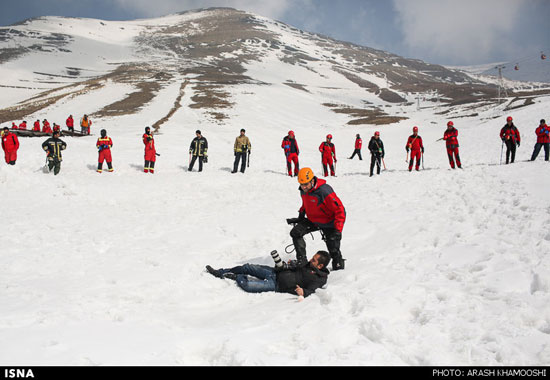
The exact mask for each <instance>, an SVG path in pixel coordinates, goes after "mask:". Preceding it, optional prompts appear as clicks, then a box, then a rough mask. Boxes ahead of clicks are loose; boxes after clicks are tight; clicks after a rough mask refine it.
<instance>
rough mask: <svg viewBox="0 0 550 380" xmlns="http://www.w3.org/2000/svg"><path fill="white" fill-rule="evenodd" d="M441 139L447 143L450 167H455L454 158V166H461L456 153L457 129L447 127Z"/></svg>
mask: <svg viewBox="0 0 550 380" xmlns="http://www.w3.org/2000/svg"><path fill="white" fill-rule="evenodd" d="M443 140H445V143H446V145H447V155H448V156H449V164H450V165H451V168H453V169H454V168H455V160H456V166H458V167H459V168H460V167H462V164H461V163H460V156H459V154H458V130H457V129H456V128H455V127H451V128H448V129H447V130H446V131H445V133H444V134H443Z"/></svg>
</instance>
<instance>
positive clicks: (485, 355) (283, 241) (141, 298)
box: [0, 57, 550, 365]
mask: <svg viewBox="0 0 550 380" xmlns="http://www.w3.org/2000/svg"><path fill="white" fill-rule="evenodd" d="M270 62H272V61H270V60H269V57H266V58H265V61H264V62H260V63H258V64H254V66H250V67H247V69H248V72H247V75H250V76H251V77H253V78H255V79H259V80H261V81H263V82H265V83H269V84H270V85H264V86H254V85H238V86H234V87H232V88H231V96H232V101H233V102H234V104H235V106H234V108H233V109H231V110H224V112H225V113H227V115H228V116H229V119H227V120H226V121H225V124H224V125H220V124H218V123H213V122H211V121H209V119H208V118H206V117H205V116H204V114H203V113H202V112H201V111H200V110H197V109H192V108H189V107H187V105H188V104H190V103H191V102H192V101H191V97H192V96H193V95H194V94H193V90H192V86H187V88H186V89H185V96H184V97H183V99H182V104H183V107H182V108H180V109H179V110H178V111H177V112H176V113H175V114H174V115H173V116H172V117H171V118H170V119H169V120H168V122H166V123H165V124H163V125H162V127H161V128H160V131H159V132H160V133H159V134H158V135H157V136H156V139H155V140H156V146H157V151H158V153H160V154H161V156H160V157H159V158H158V161H157V164H156V173H155V174H154V175H151V174H146V173H143V144H142V142H141V135H142V133H143V129H144V127H145V126H146V125H150V124H151V123H152V122H154V121H156V120H158V119H159V118H160V117H162V116H164V115H166V114H167V113H168V111H169V110H170V108H171V107H172V105H173V101H174V99H175V98H176V97H177V95H178V93H179V83H178V82H177V81H176V80H175V81H174V84H173V85H172V86H167V87H165V88H163V89H162V92H161V93H160V94H158V96H157V97H156V98H155V100H154V102H152V103H151V104H149V105H147V106H146V107H145V108H144V109H142V110H141V112H140V113H139V114H136V115H131V116H123V117H118V118H113V119H108V118H106V119H96V120H94V124H93V126H92V133H93V134H94V136H90V137H82V138H71V137H64V138H63V139H64V140H65V141H66V142H67V145H68V148H67V150H66V151H65V152H64V156H63V157H64V160H63V163H62V168H61V173H60V174H59V175H58V176H54V175H53V174H44V173H43V172H42V167H43V165H44V161H45V155H44V153H43V151H42V149H41V148H40V145H41V143H42V141H43V140H44V139H42V138H20V142H21V148H20V150H19V159H18V161H17V165H16V166H14V167H10V166H8V165H5V164H3V163H2V164H1V165H0V197H1V199H2V208H1V218H0V231H2V234H1V249H0V268H1V269H0V271H1V272H0V342H2V344H0V362H1V363H2V364H3V365H319V364H321V365H323V364H326V365H548V363H550V308H549V307H548V305H549V304H550V280H549V279H550V258H549V252H550V192H549V191H548V188H549V186H550V172H549V169H550V166H549V163H548V162H544V160H543V153H541V155H539V158H538V160H537V161H536V162H527V161H526V160H528V159H529V158H530V155H531V152H532V149H533V145H534V143H535V134H534V130H535V128H536V127H537V125H538V123H539V119H541V118H546V119H547V120H549V119H550V116H549V115H548V114H547V112H548V107H549V105H550V97H546V98H544V97H539V98H537V99H536V100H535V102H536V103H535V104H534V105H530V106H528V107H523V108H520V109H518V110H516V111H514V112H513V113H511V115H512V116H513V117H514V121H515V124H516V125H517V126H518V128H519V130H520V132H521V133H522V144H521V146H520V148H519V149H518V153H517V158H516V163H514V164H513V165H500V158H501V142H500V139H499V137H498V134H499V131H500V128H501V127H502V126H503V124H504V123H505V117H506V116H508V114H505V113H503V112H502V110H500V109H486V110H481V111H480V113H479V115H478V116H476V117H475V118H457V119H453V121H454V123H455V126H456V127H457V128H458V130H459V142H460V149H461V150H460V152H461V158H462V162H463V166H464V169H463V170H451V169H450V167H449V164H448V161H447V156H446V151H445V147H444V142H442V141H438V142H436V140H437V139H438V138H440V137H442V136H443V132H444V129H445V124H446V122H447V119H444V118H443V117H442V116H438V115H435V113H434V111H440V110H435V109H433V108H422V109H421V110H417V109H416V105H415V104H414V105H411V106H408V107H405V106H392V107H390V108H385V111H386V112H388V113H390V114H396V113H397V112H400V115H405V116H407V117H409V119H408V120H405V121H402V122H400V123H398V124H394V125H387V126H378V127H376V126H349V125H346V122H347V120H348V119H347V118H346V117H345V116H344V115H342V114H336V113H333V112H332V111H331V110H330V109H329V108H327V107H325V106H322V105H321V104H322V103H326V102H336V103H338V102H341V103H344V104H361V100H369V101H373V102H375V101H376V99H375V98H374V97H372V98H369V96H370V95H369V94H368V93H365V91H363V90H361V89H360V88H359V87H354V86H350V82H349V81H344V80H343V79H342V81H341V82H339V81H338V78H337V77H334V76H328V73H323V72H322V71H321V70H322V68H321V67H318V68H317V69H318V70H319V72H320V74H327V76H326V82H325V83H323V81H322V80H320V79H319V78H320V77H322V76H314V75H311V73H310V72H308V71H307V70H305V69H298V68H296V67H293V66H290V65H286V66H285V65H282V64H280V63H279V64H278V66H271V65H272V63H270ZM281 65H282V66H281ZM281 70H284V71H281ZM180 79H182V80H183V79H184V78H180ZM287 80H295V81H296V82H297V83H300V84H303V85H304V86H306V87H307V89H308V90H309V91H310V92H305V91H302V90H299V89H293V88H290V87H288V86H286V85H285V84H284V82H286V81H287ZM344 83H345V84H344ZM323 86H324V87H331V88H332V93H331V94H330V95H329V92H327V91H324V92H320V91H319V92H318V91H317V89H318V88H320V87H323ZM127 92H130V89H128V88H126V87H124V86H122V85H109V84H107V85H106V86H105V87H104V88H102V89H101V90H98V91H97V92H90V93H88V94H85V95H82V96H81V97H78V98H68V97H67V98H63V99H62V100H61V101H60V102H58V103H57V104H55V105H53V106H51V107H49V108H47V109H45V110H43V111H41V112H40V113H39V114H36V115H31V116H30V117H28V118H27V119H28V121H29V120H30V121H31V123H32V121H34V120H35V119H40V120H42V119H43V118H45V117H47V118H48V119H49V120H50V121H55V122H57V123H58V124H61V125H64V119H65V118H66V117H67V115H68V114H70V113H72V114H73V115H74V116H75V119H79V118H80V116H81V115H82V114H83V113H91V112H93V111H95V110H98V109H101V107H103V106H104V105H105V104H108V103H112V101H114V100H117V99H120V98H121V97H122V96H123V95H124V94H125V93H127ZM14 97H17V98H19V97H21V94H20V93H19V92H15V90H14ZM2 99H4V100H3V101H2V103H10V102H9V97H8V96H6V95H5V94H4V95H3V98H2ZM108 100H109V101H108ZM414 125H417V126H419V128H420V135H421V136H422V137H423V139H424V145H425V148H426V153H425V160H424V170H421V171H420V172H412V173H409V172H408V170H407V169H406V163H405V158H406V152H405V149H404V148H405V142H406V140H407V137H408V136H409V135H410V134H411V129H412V127H413V126H414ZM102 128H105V129H106V130H107V131H108V134H109V135H110V136H111V137H112V139H113V141H114V147H113V150H112V152H113V158H114V168H115V171H114V172H113V173H107V172H104V173H102V174H98V173H96V171H95V169H96V165H97V151H96V148H95V142H96V138H97V136H98V134H99V130H100V129H102ZM241 128H245V129H246V130H247V135H248V136H249V137H250V139H251V142H252V155H251V163H250V167H249V168H248V169H247V171H246V173H245V174H244V175H243V174H240V173H237V174H231V173H230V171H231V168H232V164H233V158H234V157H233V142H234V139H235V137H236V136H237V135H238V134H239V130H240V129H241ZM196 129H201V130H202V132H203V135H204V136H205V137H206V138H207V139H208V142H209V162H208V163H207V164H206V165H205V170H204V171H203V172H202V173H198V172H196V168H195V171H193V172H191V173H190V172H188V171H187V166H188V159H189V157H188V147H189V144H190V142H191V140H192V138H193V137H194V132H195V130H196ZM288 130H294V131H295V133H296V136H297V140H298V142H299V145H300V148H301V155H300V164H301V166H302V167H305V166H310V167H312V168H313V170H314V171H315V172H316V173H317V174H319V172H320V166H321V165H320V154H319V152H318V146H319V144H320V143H321V142H322V141H324V139H325V136H326V134H327V133H331V134H332V135H333V136H334V139H333V142H334V143H335V145H336V149H337V156H338V159H339V160H338V163H337V175H338V176H337V177H336V178H328V182H329V184H330V185H331V186H332V187H333V188H334V190H335V191H336V193H337V194H338V195H339V197H340V198H341V200H342V202H343V203H344V205H345V207H346V211H347V221H346V224H345V227H344V233H343V242H342V252H343V255H344V257H345V258H346V259H347V262H346V269H345V270H344V271H338V272H333V273H331V274H330V276H329V280H328V286H327V287H326V288H325V289H322V290H319V291H318V292H317V293H315V294H314V295H312V296H311V297H308V298H306V299H305V300H304V301H303V302H298V300H297V297H295V296H293V295H290V294H280V293H264V294H247V293H245V292H243V291H241V290H240V289H239V288H238V287H237V286H236V284H235V283H234V282H232V281H230V280H220V279H217V278H214V277H212V276H211V275H209V274H207V273H206V272H205V270H204V267H205V265H207V264H210V265H212V266H213V267H229V266H233V265H236V264H242V263H247V262H250V263H259V264H268V265H270V264H271V263H272V259H271V257H270V255H269V252H270V251H271V250H273V249H277V250H278V251H279V252H280V253H284V252H285V247H287V246H288V245H289V244H291V239H290V237H289V231H290V227H289V226H288V225H287V224H286V222H285V219H286V218H289V217H295V216H297V211H298V208H299V207H300V199H299V194H298V184H297V182H296V179H295V178H290V177H288V176H286V175H285V161H284V155H283V152H282V149H281V148H280V144H281V140H282V138H283V137H284V136H285V135H286V133H287V132H288ZM375 130H379V131H380V132H381V138H382V140H383V142H384V144H385V148H386V157H385V164H386V166H387V170H385V171H383V172H382V174H381V175H380V176H374V177H372V178H371V177H369V176H368V166H369V163H370V157H369V154H368V151H367V149H366V146H367V144H368V141H369V139H370V137H371V136H372V134H373V133H374V131H375ZM356 133H360V134H361V136H362V138H363V142H364V148H363V157H364V160H363V161H359V160H357V158H355V159H354V160H347V159H346V157H348V156H349V155H350V154H351V153H352V151H353V144H354V141H355V134H356ZM306 241H307V243H308V252H309V254H310V255H311V254H312V253H314V252H315V251H316V250H318V249H324V244H323V242H322V240H321V237H320V235H319V233H314V234H313V237H312V236H308V237H307V238H306ZM282 256H283V258H284V259H289V258H292V255H288V254H283V255H282ZM320 360H321V362H320Z"/></svg>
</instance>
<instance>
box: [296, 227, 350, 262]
mask: <svg viewBox="0 0 550 380" xmlns="http://www.w3.org/2000/svg"><path fill="white" fill-rule="evenodd" d="M319 230H320V231H321V232H322V234H323V239H324V240H325V243H326V245H327V250H328V253H329V254H330V257H331V258H332V260H333V267H334V265H335V264H337V263H338V264H340V265H342V267H343V259H342V253H341V252H340V241H341V239H342V235H341V234H336V232H337V231H336V229H335V228H320V227H318V226H317V225H315V224H314V223H313V222H311V221H310V220H308V219H304V220H303V221H301V222H299V223H298V224H296V225H295V226H294V227H293V228H292V230H290V237H292V243H293V244H294V248H295V249H296V260H298V265H300V264H303V265H305V264H306V263H307V254H306V241H305V240H304V236H305V235H307V234H309V233H311V232H315V231H319Z"/></svg>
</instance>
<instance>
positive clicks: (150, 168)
mask: <svg viewBox="0 0 550 380" xmlns="http://www.w3.org/2000/svg"><path fill="white" fill-rule="evenodd" d="M83 120H85V121H86V123H84V124H83V125H85V128H87V129H86V132H87V133H89V128H90V126H91V120H89V118H87V116H86V115H84V117H83ZM44 122H45V123H44V125H46V126H48V127H49V123H48V122H47V120H46V119H44ZM73 123H74V120H73V119H72V115H71V116H69V118H68V119H67V126H68V127H70V128H71V129H72V130H74V124H73ZM22 124H24V125H23V127H24V128H21V129H25V128H26V122H23V123H22ZM37 124H38V126H39V124H40V122H39V121H38V120H37V121H36V122H35V128H37V127H36V125H37ZM81 124H82V123H81ZM13 125H15V123H13ZM54 126H57V125H56V124H55V123H54ZM48 127H47V128H48ZM83 128H84V127H83ZM12 129H13V126H12ZM17 129H20V128H17ZM33 130H34V129H33ZM55 132H60V128H58V126H57V127H54V129H53V130H52V134H53V133H55ZM535 133H536V135H537V142H536V144H535V147H534V150H533V153H532V155H531V161H534V160H535V159H536V158H537V156H538V154H539V153H540V151H541V149H544V152H545V157H544V159H545V161H549V159H550V126H548V125H546V122H545V120H544V119H542V120H541V121H540V124H539V126H538V127H537V128H536V129H535ZM500 138H501V139H502V149H501V161H502V153H503V151H504V146H506V164H509V163H513V162H514V160H515V154H516V148H517V147H519V146H520V143H521V136H520V133H519V130H518V129H517V127H516V126H515V125H514V123H513V119H512V117H511V116H509V117H507V119H506V124H505V125H504V127H502V129H501V131H500ZM142 140H143V144H144V146H145V163H144V172H145V173H154V171H155V162H156V157H157V156H159V154H158V153H156V149H155V143H154V138H153V134H152V133H151V129H150V128H149V127H147V128H145V133H144V134H143V136H142ZM439 140H445V142H446V149H447V156H448V159H449V164H450V166H451V168H453V169H455V167H458V168H462V163H461V160H460V154H459V143H458V130H457V129H456V128H455V126H454V123H453V122H452V121H449V122H448V123H447V129H446V131H445V132H444V134H443V137H442V138H441V139H439ZM112 145H113V143H112V140H111V138H110V137H108V136H107V135H106V131H105V130H104V129H103V130H101V137H100V138H99V139H98V141H97V143H96V146H97V148H98V151H99V157H98V170H97V171H98V172H102V171H103V168H102V165H103V162H107V166H108V171H113V168H112V157H111V151H110V149H111V147H112ZM2 148H3V150H4V156H5V161H6V163H8V164H10V165H15V162H16V160H17V150H18V149H19V140H18V138H17V136H16V135H15V134H14V133H10V130H9V128H8V127H4V128H3V131H2ZM281 148H282V149H283V151H284V153H285V157H286V166H287V173H288V175H289V176H291V177H292V176H297V175H298V172H299V170H300V165H299V159H298V156H299V154H300V148H299V147H298V142H297V140H296V136H295V133H294V132H293V131H289V132H288V134H287V136H285V137H284V138H283V141H282V143H281ZM361 148H362V140H361V136H360V135H359V134H357V135H356V140H355V146H354V151H353V154H352V156H351V157H348V158H349V159H353V158H354V156H355V155H358V157H359V159H360V160H362V159H363V158H362V156H361ZM368 149H369V151H370V153H371V165H370V176H372V175H373V174H374V168H375V167H376V169H377V174H380V170H381V167H382V166H384V167H385V163H384V156H385V150H384V143H383V142H382V140H381V139H380V132H378V131H376V132H375V133H374V135H373V136H372V138H371V140H370V142H369V145H368ZM207 150H208V142H207V141H206V139H205V138H204V137H203V136H202V135H201V133H200V131H197V137H196V138H195V139H193V141H192V143H191V146H190V150H189V154H190V165H189V170H192V166H193V163H194V162H195V160H196V159H198V160H199V171H201V170H202V163H203V162H207V161H206V158H207ZM405 150H406V152H407V158H406V161H407V162H408V169H409V171H412V169H413V167H414V169H415V170H417V171H418V170H420V165H421V164H422V161H423V155H424V144H423V141H422V137H421V136H420V135H419V134H418V127H417V126H415V127H413V133H412V135H410V136H409V137H408V139H407V143H406V145H405ZM319 152H320V153H321V164H322V171H323V175H324V176H325V177H327V176H329V174H330V175H331V176H335V175H336V169H335V168H336V163H337V162H338V160H337V158H336V148H335V146H334V143H332V135H331V134H328V135H327V136H326V140H325V141H323V142H322V143H321V145H319ZM409 154H410V157H409ZM191 158H192V159H191ZM293 166H294V168H293Z"/></svg>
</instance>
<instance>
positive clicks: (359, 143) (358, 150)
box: [348, 133, 363, 160]
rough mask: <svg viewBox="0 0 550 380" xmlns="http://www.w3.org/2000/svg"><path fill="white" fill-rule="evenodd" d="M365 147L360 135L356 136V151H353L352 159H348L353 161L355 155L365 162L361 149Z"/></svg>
mask: <svg viewBox="0 0 550 380" xmlns="http://www.w3.org/2000/svg"><path fill="white" fill-rule="evenodd" d="M362 146H363V140H361V136H359V133H358V134H357V135H355V150H354V151H353V154H352V155H351V157H348V160H352V159H353V157H355V155H358V156H359V160H363V157H361V147H362Z"/></svg>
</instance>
